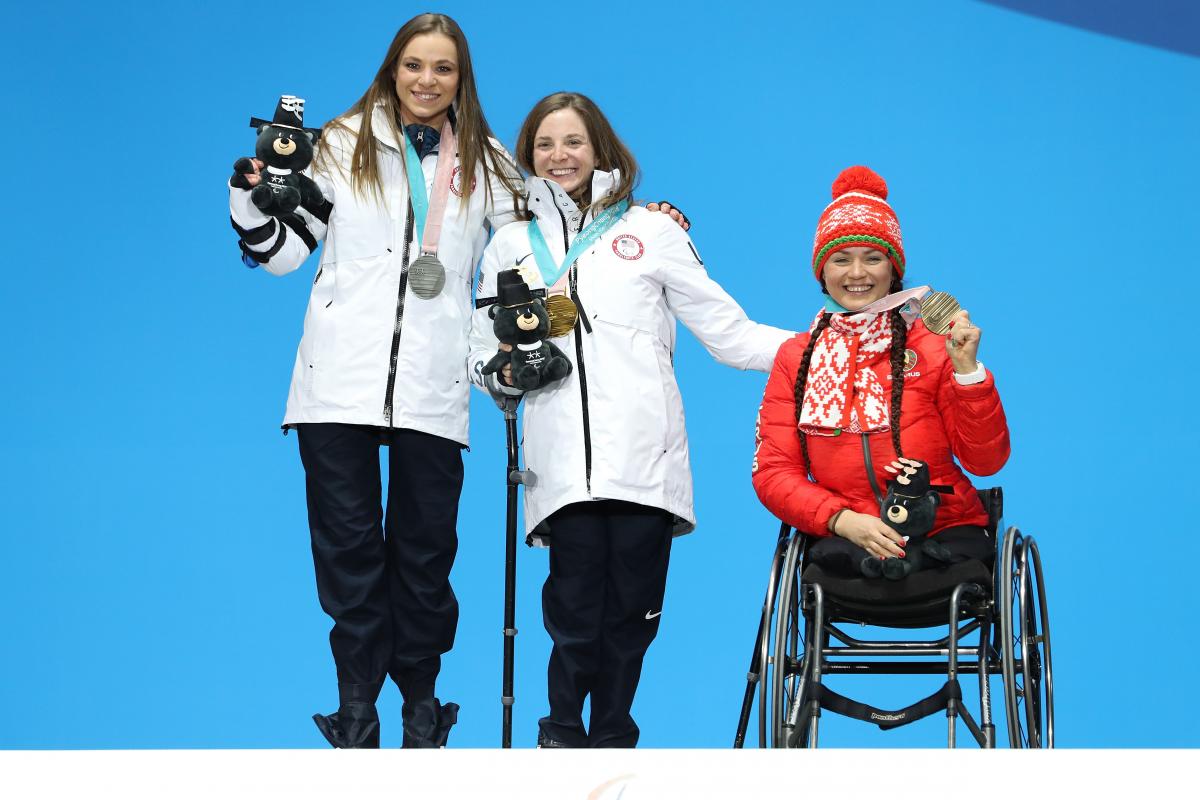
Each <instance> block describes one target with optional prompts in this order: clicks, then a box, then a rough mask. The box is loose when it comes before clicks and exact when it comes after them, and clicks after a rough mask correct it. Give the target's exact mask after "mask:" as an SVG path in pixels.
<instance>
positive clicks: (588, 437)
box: [568, 264, 592, 495]
mask: <svg viewBox="0 0 1200 800" xmlns="http://www.w3.org/2000/svg"><path fill="white" fill-rule="evenodd" d="M578 279H579V270H578V269H577V268H576V266H575V265H574V264H572V265H571V272H570V278H569V279H568V281H569V285H570V287H571V296H572V297H573V298H578V297H579V294H578V291H577V290H578ZM576 305H577V306H578V303H577V304H576ZM583 314H584V311H583V308H582V307H579V318H578V319H577V320H575V366H576V368H578V370H579V398H580V400H581V401H582V402H583V472H584V479H585V480H586V482H587V492H588V495H591V493H592V423H591V419H590V418H589V416H588V393H587V370H586V369H584V366H583V324H582V323H583V320H584V319H585V317H584V316H583ZM588 333H591V331H590V330H589V331H588Z"/></svg>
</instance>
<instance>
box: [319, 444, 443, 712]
mask: <svg viewBox="0 0 1200 800" xmlns="http://www.w3.org/2000/svg"><path fill="white" fill-rule="evenodd" d="M297 431H298V433H299V439H300V457H301V459H302V460H303V462H304V473H305V479H306V484H307V490H308V522H309V529H310V531H311V533H312V551H313V562H314V563H315V565H316V573H317V595H318V597H319V598H320V601H321V608H323V609H325V613H327V614H329V616H330V617H332V618H333V629H332V630H331V631H330V632H329V645H330V647H331V648H332V650H333V660H334V663H335V664H336V665H337V677H338V686H339V689H340V690H341V691H340V694H341V696H342V698H343V700H344V699H346V697H347V695H349V696H350V697H352V698H354V699H366V697H364V696H367V697H369V699H370V700H372V701H373V700H374V699H375V697H376V696H377V695H378V693H379V688H380V687H381V685H382V684H383V679H384V676H385V675H391V676H392V679H393V680H394V681H395V682H396V684H397V686H399V687H400V691H401V692H402V693H403V695H404V698H405V700H406V701H419V700H423V699H427V698H429V697H433V689H434V681H435V679H436V678H437V674H438V670H439V669H440V668H441V654H442V653H445V652H447V651H449V650H450V648H451V646H452V645H453V644H454V631H455V628H456V627H457V625H458V600H457V599H456V598H455V596H454V590H453V589H451V588H450V567H451V566H453V564H454V556H455V553H456V552H457V550H458V533H457V530H456V524H457V521H458V498H459V495H460V493H461V492H462V482H463V465H462V449H461V445H459V444H458V443H457V442H453V441H450V440H449V439H443V438H441V437H439V436H432V435H430V434H426V433H420V432H417V431H410V430H383V429H379V428H373V427H369V426H363V425H343V424H338V423H320V424H304V425H299V426H298V427H297ZM381 445H386V446H387V447H388V475H389V477H388V488H387V508H386V512H385V510H384V509H383V508H382V507H381V503H382V497H381V489H380V483H381V481H380V470H379V448H380V446H381Z"/></svg>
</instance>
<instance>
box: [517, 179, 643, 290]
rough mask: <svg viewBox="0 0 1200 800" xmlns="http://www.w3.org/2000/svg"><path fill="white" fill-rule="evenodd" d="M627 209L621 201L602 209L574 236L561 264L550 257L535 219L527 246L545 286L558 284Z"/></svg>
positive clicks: (531, 223)
mask: <svg viewBox="0 0 1200 800" xmlns="http://www.w3.org/2000/svg"><path fill="white" fill-rule="evenodd" d="M628 209H629V201H628V200H622V201H621V202H619V203H617V204H616V205H615V206H609V207H608V208H606V209H604V211H603V212H601V213H600V216H598V217H596V218H595V219H593V220H592V222H591V224H590V225H588V226H587V227H586V228H584V229H583V230H581V231H580V232H579V233H578V234H577V235H576V236H575V241H574V242H572V243H571V246H570V247H569V248H568V249H567V254H566V256H564V257H563V260H562V263H561V264H556V263H555V262H554V257H553V256H552V255H550V247H549V245H547V244H546V237H545V236H543V235H542V229H541V228H539V227H538V222H537V219H534V220H533V221H532V222H530V223H529V229H528V230H529V245H530V246H531V247H532V248H533V257H534V258H535V259H537V265H538V270H539V271H540V272H541V273H542V280H543V281H545V283H546V286H547V287H550V286H554V285H555V284H556V283H558V279H559V278H561V277H562V275H563V273H564V272H566V271H567V269H569V268H570V266H571V265H572V264H574V263H575V259H577V258H579V257H580V256H581V255H583V251H585V250H587V249H588V248H589V247H591V246H592V245H593V244H595V243H596V240H597V239H599V238H600V237H601V236H603V235H604V234H605V233H606V232H607V231H608V229H609V228H611V227H612V226H613V225H615V224H616V223H617V220H618V219H620V217H621V215H622V214H624V213H625V212H626V211H627V210H628Z"/></svg>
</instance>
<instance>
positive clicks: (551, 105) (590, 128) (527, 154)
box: [517, 92, 641, 213]
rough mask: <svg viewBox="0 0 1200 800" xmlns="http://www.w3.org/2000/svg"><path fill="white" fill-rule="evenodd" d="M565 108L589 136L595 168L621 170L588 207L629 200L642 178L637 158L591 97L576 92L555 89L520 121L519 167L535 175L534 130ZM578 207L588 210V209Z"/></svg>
mask: <svg viewBox="0 0 1200 800" xmlns="http://www.w3.org/2000/svg"><path fill="white" fill-rule="evenodd" d="M564 108H570V109H573V110H574V111H575V112H576V113H577V114H579V116H580V117H581V118H582V119H583V125H584V127H585V128H586V129H587V135H588V139H589V140H591V143H592V148H593V149H594V150H595V151H596V166H597V169H602V170H604V171H606V172H611V171H612V170H614V169H619V170H620V171H621V182H620V183H618V184H617V186H616V188H614V189H613V190H612V191H611V192H610V193H609V194H608V195H607V196H606V197H604V198H602V199H601V200H599V201H598V202H594V203H589V204H588V208H590V209H591V210H592V211H593V213H595V212H597V211H600V210H602V209H604V208H607V207H608V206H611V205H616V204H617V203H619V202H620V201H622V200H632V198H633V189H634V187H635V186H637V183H638V180H639V179H640V178H641V175H640V173H639V172H638V165H637V159H635V158H634V157H633V153H631V152H630V151H629V148H628V147H626V146H625V143H624V142H622V141H621V138H620V137H619V136H617V133H616V131H614V130H613V127H612V125H611V124H609V121H608V118H607V117H605V116H604V112H602V111H601V110H600V107H599V106H597V105H596V104H595V103H594V102H592V100H591V98H589V97H587V96H586V95H582V94H579V93H578V92H555V93H554V94H551V95H547V96H546V97H543V98H542V99H541V100H539V101H537V104H536V105H534V107H533V108H532V109H531V110H530V112H529V114H528V116H526V117H525V121H524V122H523V123H521V132H520V133H519V134H518V135H517V163H518V164H519V165H520V166H521V169H523V170H525V171H526V172H527V173H529V174H530V175H533V174H535V172H534V169H533V140H534V137H536V136H537V130H538V128H539V127H541V124H542V120H544V119H545V118H546V117H548V116H549V115H551V114H553V113H554V112H555V111H562V110H563V109H564ZM581 210H582V211H585V212H586V211H587V209H581Z"/></svg>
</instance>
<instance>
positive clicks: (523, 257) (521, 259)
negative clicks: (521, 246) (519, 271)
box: [517, 253, 533, 267]
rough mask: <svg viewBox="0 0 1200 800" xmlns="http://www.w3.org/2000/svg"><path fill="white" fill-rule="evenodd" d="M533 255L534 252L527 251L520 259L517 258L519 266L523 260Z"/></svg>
mask: <svg viewBox="0 0 1200 800" xmlns="http://www.w3.org/2000/svg"><path fill="white" fill-rule="evenodd" d="M531 255H533V253H526V254H525V255H523V256H521V257H520V258H518V259H517V266H518V267H519V266H521V262H522V261H524V260H525V259H527V258H529V257H530V256H531Z"/></svg>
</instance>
